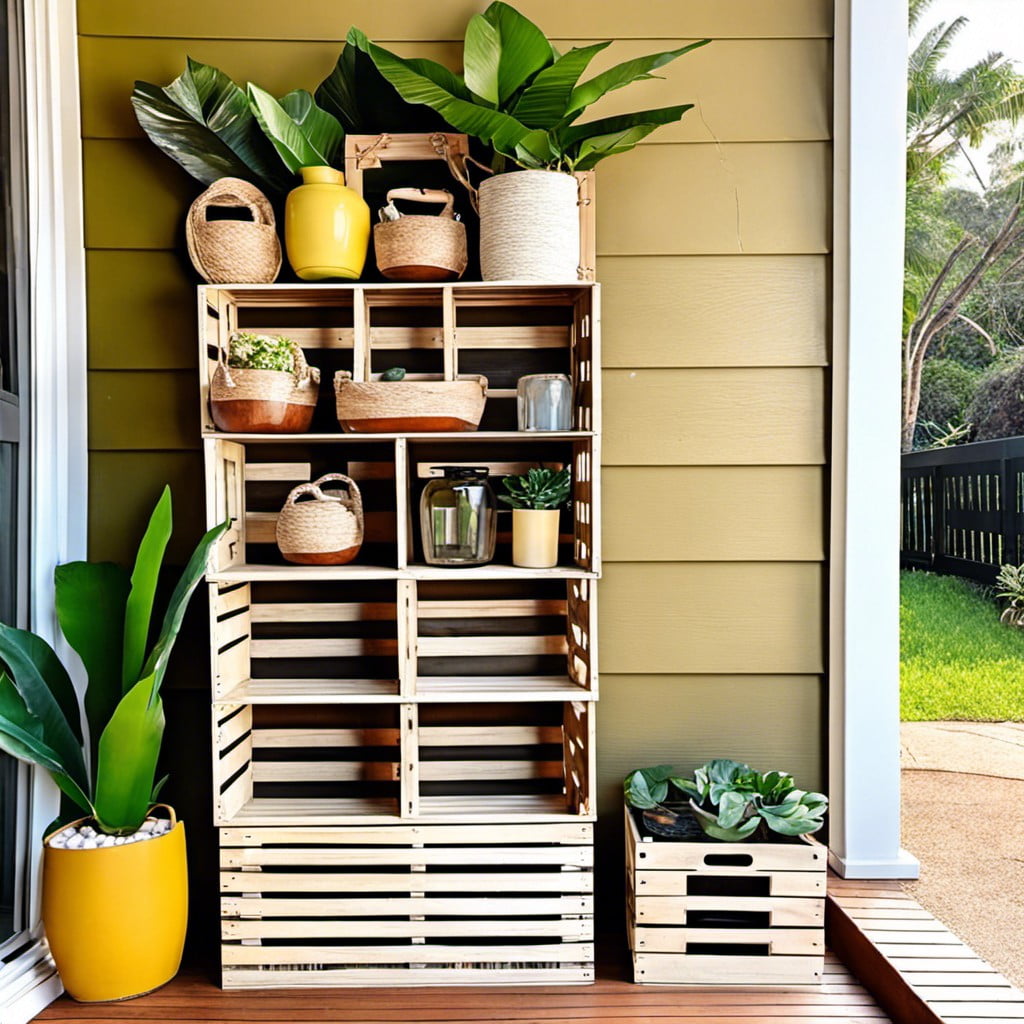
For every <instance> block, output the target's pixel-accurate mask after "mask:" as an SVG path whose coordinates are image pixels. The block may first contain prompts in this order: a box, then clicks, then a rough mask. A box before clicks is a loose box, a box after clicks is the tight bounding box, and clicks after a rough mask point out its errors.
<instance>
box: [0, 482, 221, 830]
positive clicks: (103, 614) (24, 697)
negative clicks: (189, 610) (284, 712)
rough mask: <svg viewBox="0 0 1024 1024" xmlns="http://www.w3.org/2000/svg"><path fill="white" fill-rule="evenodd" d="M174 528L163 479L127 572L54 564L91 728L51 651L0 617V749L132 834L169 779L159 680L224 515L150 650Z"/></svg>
mask: <svg viewBox="0 0 1024 1024" xmlns="http://www.w3.org/2000/svg"><path fill="white" fill-rule="evenodd" d="M171 526H172V518H171V492H170V489H169V488H166V487H165V488H164V491H163V494H162V495H161V497H160V500H159V501H158V502H157V504H156V508H155V509H154V510H153V514H152V516H151V517H150V520H149V525H148V527H147V528H146V532H145V534H144V536H143V538H142V541H141V543H140V544H139V549H138V553H137V555H136V559H135V566H134V569H133V571H132V574H131V576H130V577H129V575H128V574H127V572H126V571H125V570H123V569H122V568H121V567H120V566H117V565H114V564H112V563H110V562H69V563H67V564H65V565H60V566H58V567H57V569H56V571H55V573H54V582H55V592H56V597H55V604H56V612H57V619H58V621H59V623H60V628H61V632H62V633H63V634H64V638H65V639H66V640H67V642H68V644H69V646H70V647H71V648H72V649H73V650H74V651H75V652H76V653H77V654H78V655H79V657H80V658H81V659H82V664H83V665H84V667H85V670H86V673H87V676H88V685H87V688H86V691H85V700H84V705H85V718H86V722H87V724H88V730H87V732H86V731H85V730H84V729H83V723H82V715H81V712H80V710H79V704H78V698H77V696H76V694H75V690H74V687H73V686H72V683H71V678H70V676H69V674H68V672H67V669H66V668H65V667H64V665H62V664H61V662H60V659H59V658H58V657H57V654H56V653H55V652H54V650H53V648H52V647H50V645H49V644H48V643H47V642H46V641H45V640H43V639H42V638H41V637H38V636H36V635H35V634H33V633H30V632H28V631H26V630H22V629H16V628H14V627H13V626H8V625H4V624H2V623H0V750H4V751H6V752H7V753H8V754H10V755H12V756H13V757H16V758H19V759H20V760H22V761H28V762H30V763H32V764H36V765H39V766H40V767H41V768H44V769H46V771H48V772H49V773H50V775H51V777H52V778H53V780H54V782H55V783H56V784H57V785H58V786H59V787H60V790H61V792H62V793H63V794H64V796H65V797H66V798H67V801H70V804H72V805H74V806H75V807H77V808H78V809H79V810H80V811H81V813H82V814H86V815H89V816H90V817H92V818H94V819H95V821H96V824H97V827H98V828H100V829H101V830H102V831H103V832H106V833H108V834H110V835H126V834H130V833H132V832H134V831H136V830H137V829H138V827H139V826H140V825H141V824H142V822H143V821H144V820H145V818H146V814H147V813H148V811H149V809H150V808H151V807H152V805H153V802H154V801H155V800H156V797H157V794H158V793H159V791H160V788H161V786H162V785H163V783H164V782H165V781H166V779H162V780H161V781H160V782H157V781H156V763H157V758H158V757H159V754H160V745H161V741H162V739H163V731H164V712H163V703H162V701H161V698H160V687H161V684H162V683H163V679H164V674H165V673H166V671H167V663H168V659H169V658H170V655H171V649H172V648H173V646H174V641H175V639H176V637H177V635H178V631H179V630H180V628H181V623H182V619H183V617H184V615H185V608H186V606H187V604H188V601H189V598H190V597H191V596H192V592H193V591H194V590H195V588H196V585H197V584H198V583H199V581H200V579H201V578H202V576H203V573H204V572H205V571H206V560H207V555H208V554H209V551H210V549H211V548H212V547H213V545H214V544H215V543H216V542H217V540H218V538H219V537H220V536H221V534H223V533H224V531H225V530H226V529H227V527H228V523H222V524H221V525H219V526H216V527H214V528H213V529H212V530H210V531H209V532H208V533H207V534H206V535H205V536H204V537H203V538H202V540H200V542H199V544H198V546H197V547H196V549H195V551H194V552H193V554H192V557H191V558H190V559H189V562H188V564H187V566H186V567H185V570H184V572H183V573H182V575H181V578H180V580H179V581H178V584H177V586H176V587H175V589H174V591H173V593H172V594H171V597H170V600H169V602H168V604H167V608H166V610H165V612H164V616H163V621H162V624H161V627H160V630H159V633H158V634H157V639H156V641H155V643H154V644H153V645H152V647H149V646H148V640H149V635H150V625H151V620H152V616H153V606H154V601H155V597H156V587H157V580H158V577H159V573H160V566H161V564H162V563H163V557H164V550H165V549H166V547H167V542H168V540H169V538H170V536H171ZM147 650H148V653H147ZM62 816H63V815H62ZM74 816H77V815H74Z"/></svg>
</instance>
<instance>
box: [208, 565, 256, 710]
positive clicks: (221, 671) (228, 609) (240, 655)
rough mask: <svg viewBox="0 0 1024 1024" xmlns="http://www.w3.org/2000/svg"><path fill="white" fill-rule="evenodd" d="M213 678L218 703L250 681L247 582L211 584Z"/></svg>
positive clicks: (249, 628) (209, 587) (249, 595)
mask: <svg viewBox="0 0 1024 1024" xmlns="http://www.w3.org/2000/svg"><path fill="white" fill-rule="evenodd" d="M208 590H209V609H210V679H211V682H212V686H213V694H214V699H215V700H220V699H222V698H224V697H225V696H226V695H227V694H229V693H231V692H232V691H235V690H237V689H238V688H239V687H241V686H243V685H244V684H245V682H246V680H248V678H249V639H250V636H251V633H252V626H251V616H250V600H251V590H250V587H249V585H248V584H247V583H243V584H228V585H219V584H216V583H211V584H209V585H208Z"/></svg>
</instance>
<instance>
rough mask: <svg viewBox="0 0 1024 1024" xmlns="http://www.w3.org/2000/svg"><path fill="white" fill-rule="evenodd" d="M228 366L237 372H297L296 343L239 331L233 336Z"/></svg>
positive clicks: (286, 339)
mask: <svg viewBox="0 0 1024 1024" xmlns="http://www.w3.org/2000/svg"><path fill="white" fill-rule="evenodd" d="M228 366H231V367H234V368H235V369H237V370H282V371H284V372H285V373H294V372H295V343H294V342H293V341H292V340H291V339H290V338H285V337H282V336H278V337H270V336H269V335H267V334H249V333H247V332H245V331H239V332H238V333H236V334H233V335H232V336H231V348H230V351H229V353H228Z"/></svg>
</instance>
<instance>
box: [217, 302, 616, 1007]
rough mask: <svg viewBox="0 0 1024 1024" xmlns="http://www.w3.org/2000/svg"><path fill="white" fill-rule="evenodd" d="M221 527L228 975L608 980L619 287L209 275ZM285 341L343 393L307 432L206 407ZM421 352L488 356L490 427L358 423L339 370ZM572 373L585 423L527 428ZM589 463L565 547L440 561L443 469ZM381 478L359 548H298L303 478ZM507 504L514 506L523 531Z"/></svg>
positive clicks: (365, 482) (367, 484)
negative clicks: (223, 348)
mask: <svg viewBox="0 0 1024 1024" xmlns="http://www.w3.org/2000/svg"><path fill="white" fill-rule="evenodd" d="M199 322H200V359H201V379H202V389H203V394H202V399H203V403H202V404H203V433H204V444H205V449H206V466H207V506H208V507H207V513H208V519H209V521H210V523H215V522H221V521H223V520H224V518H225V517H227V518H230V520H231V529H230V530H229V532H228V533H227V534H226V535H225V537H224V538H223V540H222V541H221V543H220V545H219V547H218V549H217V551H216V552H215V554H214V556H213V560H212V564H211V566H210V571H209V573H208V580H209V589H210V608H211V649H212V674H213V757H214V780H215V816H216V824H217V825H218V826H219V828H220V843H221V890H222V895H223V899H222V905H221V912H222V938H223V946H222V949H223V983H224V985H225V986H231V987H243V986H249V987H252V986H264V985H266V986H270V985H279V986H288V985H331V986H334V985H349V984H351V985H365V984H378V983H379V984H388V985H394V984H413V985H419V984H430V983H439V984H441V983H453V982H469V983H488V982H512V983H565V982H587V981H590V980H592V979H593V959H594V953H593V824H592V822H593V821H594V817H595V806H594V798H593V779H594V775H595V772H594V728H595V727H594V702H595V701H596V699H597V662H596V594H595V586H596V579H597V576H598V575H599V572H600V560H599V552H598V542H599V535H600V529H599V528H600V524H599V499H598V493H599V492H598V480H597V472H598V466H599V464H600V457H599V452H598V439H599V371H598V366H599V360H598V351H597V341H598V317H597V286H595V285H592V284H579V285H563V286H529V287H527V286H498V285H493V284H457V285H453V286H450V287H438V286H423V285H390V286H389V285H383V286H381V285H367V286H362V285H308V286H291V285H284V286H255V285H240V286H209V287H203V288H200V290H199ZM238 329H243V330H254V331H258V332H260V333H272V334H284V335H287V336H289V337H292V338H295V339H296V340H297V341H298V342H299V344H300V345H302V347H303V349H304V351H305V352H306V355H307V358H308V360H309V361H310V363H312V364H313V365H316V366H319V367H320V369H321V372H322V375H323V380H324V385H323V387H322V393H321V397H320V402H319V406H318V409H317V412H316V417H315V419H314V423H313V427H312V431H311V432H310V433H308V434H303V435H294V436H290V435H289V436H285V435H227V434H220V433H217V432H216V430H215V428H214V426H213V423H212V422H211V420H210V419H209V412H208V409H207V401H206V400H207V393H208V386H209V377H210V374H211V371H212V366H213V365H214V362H215V359H216V351H217V345H218V344H220V345H223V344H224V342H225V340H226V338H227V336H228V335H229V334H230V333H231V332H232V331H234V330H238ZM394 365H401V366H403V367H405V368H406V369H408V370H410V371H411V372H428V373H429V372H435V373H438V374H442V375H443V376H444V377H445V378H446V379H454V378H455V377H456V376H457V375H459V374H460V373H461V374H471V373H483V374H484V375H486V376H487V377H488V378H489V381H490V385H491V387H490V391H489V398H488V405H487V409H486V410H485V414H484V420H483V422H482V424H481V429H480V430H479V431H478V432H476V433H460V434H408V435H406V434H376V435H355V434H347V435H346V434H341V433H340V432H339V430H338V427H337V424H336V422H334V420H333V401H332V399H333V396H332V395H331V388H330V379H331V376H332V374H333V372H334V371H335V370H339V369H341V370H348V371H349V372H351V373H353V375H354V377H355V378H356V379H365V378H366V376H367V375H368V374H370V373H372V372H379V371H381V370H383V369H386V368H387V367H390V366H394ZM531 372H560V373H566V374H568V375H569V376H570V377H571V378H572V380H573V383H574V392H575V395H576V408H575V413H574V418H575V422H574V426H573V429H572V430H570V431H566V432H558V433H521V432H519V431H518V430H517V429H516V414H515V390H514V389H515V382H516V379H517V378H518V376H520V375H522V374H524V373H531ZM541 462H542V463H544V464H553V465H559V464H565V465H571V466H572V467H573V501H572V511H571V512H566V513H564V514H563V522H562V525H561V531H560V533H561V537H560V558H559V565H558V566H557V567H556V568H554V569H539V570H532V569H523V568H519V567H516V566H513V565H512V564H511V544H510V537H509V535H508V531H507V530H506V529H505V528H504V525H499V536H498V547H497V553H496V556H495V560H494V561H493V562H492V563H490V564H488V565H485V566H480V567H476V568H466V569H448V568H439V567H435V566H430V565H427V564H426V563H425V561H424V559H423V553H422V545H421V542H420V537H419V529H418V520H419V517H418V503H419V496H420V494H421V492H422V489H423V487H424V486H425V484H426V482H427V480H428V479H429V478H430V476H431V475H432V474H434V473H435V472H436V470H435V468H434V467H436V466H439V465H450V464H457V463H465V464H470V465H478V466H488V467H489V468H490V469H491V471H492V474H493V475H498V476H500V475H502V474H506V473H513V472H522V471H525V469H526V468H528V467H529V466H530V465H536V464H537V463H541ZM328 471H340V472H344V473H346V474H347V475H349V476H351V477H352V478H354V479H355V480H356V481H357V483H358V484H359V486H360V488H361V489H362V491H363V498H364V505H365V508H366V539H365V542H364V546H363V549H362V551H361V553H360V556H359V557H358V558H357V560H356V561H355V562H353V563H351V564H349V565H344V566H297V565H290V564H287V563H285V562H284V561H283V559H282V558H281V556H280V554H279V553H278V552H277V549H276V547H275V545H274V525H275V522H276V515H277V512H278V511H279V510H280V507H281V505H282V504H283V502H284V499H285V497H286V495H287V493H288V491H289V490H290V489H291V487H293V486H294V485H295V484H296V483H298V482H302V481H305V480H309V479H312V478H315V477H316V476H318V475H319V474H321V473H323V472H328ZM505 518H506V517H505V516H501V517H500V520H499V522H500V523H501V524H503V521H504V519H505Z"/></svg>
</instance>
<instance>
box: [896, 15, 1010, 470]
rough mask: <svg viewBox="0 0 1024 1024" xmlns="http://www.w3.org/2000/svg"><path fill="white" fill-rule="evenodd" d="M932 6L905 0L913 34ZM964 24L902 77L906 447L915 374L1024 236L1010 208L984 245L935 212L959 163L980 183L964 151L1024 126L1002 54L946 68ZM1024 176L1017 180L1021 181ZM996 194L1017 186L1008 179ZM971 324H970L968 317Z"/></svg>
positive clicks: (925, 46) (941, 31) (923, 50)
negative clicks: (961, 67)
mask: <svg viewBox="0 0 1024 1024" xmlns="http://www.w3.org/2000/svg"><path fill="white" fill-rule="evenodd" d="M932 2H933V0H910V31H911V33H914V31H915V30H916V29H917V28H918V26H919V25H920V22H921V18H922V15H923V14H924V13H925V12H926V11H927V10H928V8H929V7H930V6H931V4H932ZM966 24H967V19H966V18H964V17H959V18H956V19H954V20H953V21H951V22H948V23H947V22H940V23H939V24H937V25H935V26H933V27H932V28H930V29H928V30H927V31H925V32H924V33H923V35H922V36H921V38H920V41H919V42H918V43H917V45H916V46H915V47H914V50H913V52H912V53H911V55H910V60H909V64H908V73H907V248H906V274H905V281H904V334H903V410H902V412H903V426H902V435H901V441H902V446H903V450H904V451H909V449H910V448H911V447H912V445H913V438H914V428H915V426H916V424H917V409H918V404H919V402H920V396H921V369H922V367H923V365H924V359H925V356H926V355H927V353H928V348H929V346H930V345H931V342H932V341H933V340H934V338H935V336H936V335H937V334H938V333H939V332H940V331H941V330H942V329H943V328H944V327H945V326H947V325H948V324H949V323H951V322H952V321H953V320H954V319H957V318H960V319H966V318H964V317H962V315H961V314H960V312H959V311H960V307H961V306H962V305H963V303H964V301H965V300H966V299H967V298H968V296H970V295H971V293H972V292H973V291H974V290H975V289H976V288H977V287H978V285H979V284H980V283H981V282H982V281H983V280H984V278H985V276H986V274H987V273H988V271H989V270H990V269H991V268H992V267H993V266H994V265H995V264H996V263H997V262H998V261H999V260H1000V259H1001V258H1002V257H1003V256H1004V254H1005V253H1007V252H1008V251H1010V250H1012V249H1013V247H1014V246H1016V245H1017V243H1018V242H1020V241H1021V240H1022V238H1024V227H1021V226H1020V224H1019V221H1020V215H1021V206H1020V203H1019V201H1018V202H1012V203H1011V204H1010V207H1009V212H1008V213H1007V214H1006V216H1005V217H1004V219H1003V220H1002V222H1001V224H1000V225H999V227H998V229H997V230H996V231H995V232H994V234H993V235H992V236H991V237H990V238H988V239H982V238H979V237H977V236H976V235H974V234H972V233H970V232H967V231H964V230H963V229H962V228H961V227H960V226H959V225H957V224H955V223H953V222H951V221H950V220H949V219H948V217H945V216H944V215H943V213H942V211H941V210H940V205H941V204H940V203H939V202H938V198H939V196H940V195H941V190H942V189H943V188H944V186H946V184H947V183H948V182H949V180H950V177H951V175H952V172H953V170H954V167H955V166H956V164H957V162H958V161H959V160H960V159H964V160H966V161H967V163H968V166H969V167H970V169H971V171H972V173H973V174H974V175H975V177H976V178H977V179H978V182H979V184H980V185H981V187H982V189H986V184H985V182H984V180H983V179H982V178H981V175H980V174H979V173H978V171H977V168H976V167H975V166H974V164H973V163H972V162H971V160H970V156H969V154H968V152H967V146H968V145H969V146H978V145H979V144H980V143H981V142H983V141H984V140H985V139H986V138H989V137H990V136H991V135H992V134H993V133H995V132H998V131H999V130H1001V129H1003V128H1004V127H1005V126H1006V125H1017V124H1018V123H1020V122H1021V121H1022V120H1024V75H1021V74H1020V73H1019V72H1018V71H1017V69H1016V66H1015V64H1014V62H1013V61H1012V60H1010V59H1008V58H1007V57H1005V56H1004V55H1003V54H1002V53H998V52H992V53H989V54H988V55H987V56H985V57H984V58H983V59H982V60H980V61H977V62H976V63H975V64H972V65H971V66H970V67H968V68H966V69H965V70H964V71H961V72H959V73H956V74H954V73H952V72H950V71H948V70H946V69H945V68H944V67H943V66H942V64H943V61H944V60H945V59H946V57H947V56H948V54H949V49H950V46H951V45H952V43H953V41H954V40H955V39H956V37H957V35H959V33H960V32H961V31H962V30H963V28H964V26H965V25H966ZM1019 180H1020V176H1019V175H1017V182H1019ZM999 184H1000V186H1001V189H1002V190H1003V194H1004V195H1005V190H1006V189H1007V188H1008V187H1012V186H1013V184H1014V182H1013V181H1009V182H1008V181H1007V179H1006V176H1005V175H1004V176H1003V179H1002V180H1001V181H1000V183H999ZM967 322H968V323H970V321H967Z"/></svg>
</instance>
